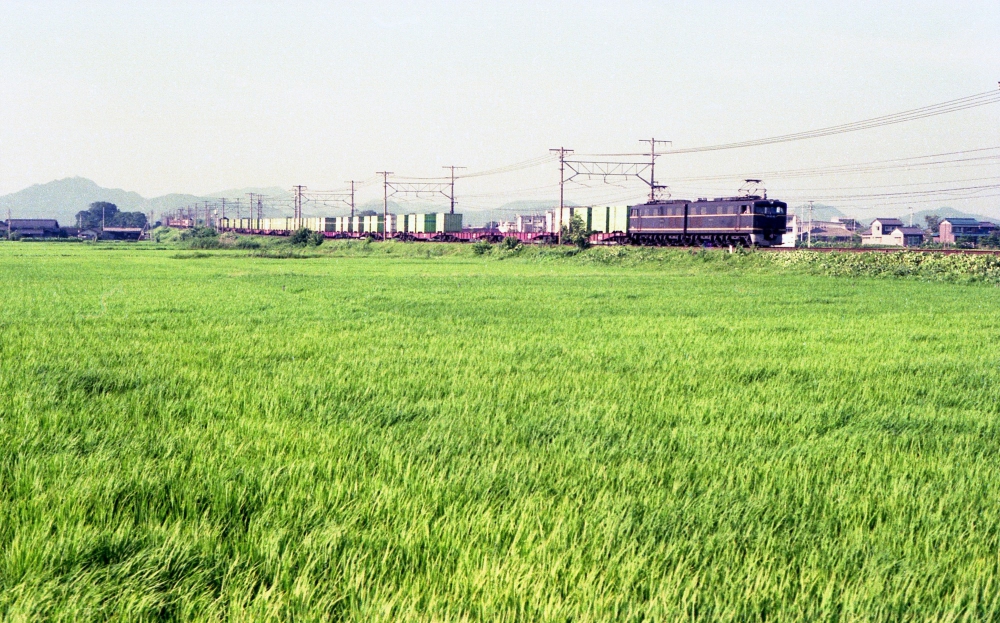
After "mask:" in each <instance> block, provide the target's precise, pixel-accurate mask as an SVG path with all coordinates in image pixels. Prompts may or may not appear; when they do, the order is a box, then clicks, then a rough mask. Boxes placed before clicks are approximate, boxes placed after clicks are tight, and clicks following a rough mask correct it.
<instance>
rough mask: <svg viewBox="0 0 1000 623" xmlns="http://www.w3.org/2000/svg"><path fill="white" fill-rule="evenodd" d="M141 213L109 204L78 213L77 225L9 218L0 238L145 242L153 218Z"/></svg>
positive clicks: (54, 220) (101, 204) (39, 219)
mask: <svg viewBox="0 0 1000 623" xmlns="http://www.w3.org/2000/svg"><path fill="white" fill-rule="evenodd" d="M151 216H152V215H150V216H149V217H147V216H146V215H145V214H143V213H142V212H121V211H119V210H118V206H116V205H115V204H113V203H108V202H106V201H98V202H95V203H92V204H90V206H89V207H88V208H87V209H86V210H82V211H80V212H77V214H76V223H74V224H73V225H72V226H62V225H60V224H59V221H58V220H56V219H48V218H8V219H7V220H5V221H2V222H0V223H2V226H3V227H2V232H0V235H2V236H4V237H6V238H8V239H9V240H60V239H62V240H69V239H79V240H91V241H96V240H132V241H137V240H143V239H145V238H148V237H149V229H150V226H151V225H153V224H151V223H150V218H151Z"/></svg>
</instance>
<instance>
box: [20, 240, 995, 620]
mask: <svg viewBox="0 0 1000 623" xmlns="http://www.w3.org/2000/svg"><path fill="white" fill-rule="evenodd" d="M328 247H329V248H328ZM390 248H391V251H390V250H387V249H390ZM321 249H322V252H321V253H317V255H316V257H311V258H307V259H303V258H287V259H283V260H282V261H274V260H273V259H272V258H266V257H247V254H246V252H242V253H239V252H236V251H217V252H216V251H213V252H211V253H208V254H204V253H203V254H201V257H200V258H199V259H198V260H197V261H179V260H178V259H175V258H174V257H173V256H175V255H176V256H178V257H180V256H184V255H185V254H184V253H181V254H178V253H177V252H176V251H174V250H170V249H165V250H148V251H139V250H138V248H136V250H132V251H130V250H129V249H127V248H126V249H116V252H115V253H106V252H103V251H102V250H101V248H100V247H98V248H85V247H69V246H54V245H15V244H6V245H0V289H2V290H3V291H4V292H7V293H16V295H11V296H5V297H4V298H3V299H0V300H2V302H0V618H4V619H11V620H18V619H21V620H37V619H46V618H48V619H56V620H94V619H102V620H103V619H108V618H118V619H122V620H151V619H160V620H227V619H237V620H240V619H242V620H267V619H272V620H288V619H301V620H322V619H349V620H407V619H410V620H511V619H520V620H560V621H566V620H595V621H596V620H610V619H623V620H636V621H638V620H649V619H655V620H741V621H745V620H764V619H767V620H843V619H847V620H899V619H907V618H913V619H947V620H960V619H963V618H964V619H977V620H984V619H995V618H997V616H998V606H1000V604H998V595H1000V592H998V590H997V582H998V579H1000V574H998V560H1000V558H998V555H1000V548H998V542H997V539H998V514H997V512H996V509H997V508H998V503H1000V467H998V465H1000V462H998V459H1000V426H998V423H997V421H998V420H997V411H998V406H997V405H998V404H1000V400H998V399H1000V389H998V388H1000V384H998V381H1000V372H998V365H997V364H998V363H1000V345H998V343H997V341H996V339H995V336H996V334H997V330H998V328H1000V314H998V312H997V311H996V310H997V309H998V306H997V303H998V302H1000V291H997V290H996V289H995V288H985V287H969V286H959V285H953V284H946V283H928V282H924V281H916V280H873V279H850V280H849V279H841V278H831V277H827V276H822V275H813V274H808V272H809V271H798V272H782V271H779V270H774V269H773V268H772V269H765V268H766V267H765V268H762V267H761V265H760V264H759V263H756V262H761V261H768V262H769V261H771V260H759V259H754V258H749V259H747V258H739V257H736V256H733V258H732V259H728V258H726V259H720V257H719V256H718V255H710V256H702V257H699V256H697V255H691V254H687V255H682V254H678V255H671V254H666V255H663V256H662V257H663V258H664V259H662V260H656V261H652V260H650V261H644V262H639V261H633V260H635V258H634V257H633V258H632V259H631V260H630V259H629V258H627V257H619V258H617V259H616V258H614V257H602V256H600V255H595V254H594V252H595V251H596V252H605V250H599V249H598V250H592V251H587V252H585V253H583V254H579V255H574V256H572V257H565V254H562V256H560V255H558V254H557V253H547V252H545V251H544V250H533V249H525V250H523V251H522V252H521V255H519V256H517V257H507V258H504V259H503V260H502V261H497V259H496V258H493V257H492V254H491V256H490V257H487V258H484V257H482V256H474V255H473V254H472V252H471V250H467V249H466V248H460V249H457V250H453V249H454V248H453V247H451V246H434V245H430V246H426V247H422V246H421V245H402V244H400V245H395V246H393V245H369V246H368V247H367V249H365V248H364V247H363V245H360V244H358V245H356V246H348V245H347V244H346V243H330V244H329V245H324V246H323V247H322V248H321ZM428 251H430V252H431V253H430V257H428V256H427V252H428ZM560 253H561V252H560ZM608 253H610V251H608ZM616 253H617V252H616ZM727 255H728V254H727ZM647 259H648V258H647ZM626 260H627V261H628V262H631V265H622V264H625V263H627V262H626ZM740 262H742V263H740Z"/></svg>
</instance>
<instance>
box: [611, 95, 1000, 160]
mask: <svg viewBox="0 0 1000 623" xmlns="http://www.w3.org/2000/svg"><path fill="white" fill-rule="evenodd" d="M998 102H1000V91H985V92H983V93H977V94H975V95H969V96H966V97H960V98H958V99H954V100H949V101H947V102H941V103H939V104H932V105H930V106H923V107H921V108H914V109H911V110H905V111H902V112H898V113H893V114H890V115H883V116H881V117H873V118H871V119H864V120H862V121H854V122H851V123H843V124H840V125H834V126H829V127H826V128H819V129H816V130H808V131H805V132H795V133H793V134H782V135H779V136H772V137H769V138H759V139H753V140H749V141H738V142H735V143H722V144H719V145H706V146H703V147H687V148H683V149H671V150H668V151H665V152H663V154H665V155H666V154H694V153H700V152H706V151H720V150H724V149H739V148H743V147H760V146H763V145H774V144H776V143H787V142H790V141H801V140H806V139H811V138H820V137H824V136H832V135H835V134H844V133H846V132H857V131H859V130H869V129H872V128H880V127H883V126H887V125H895V124H897V123H905V122H907V121H915V120H917V119H925V118H927V117H936V116H938V115H945V114H948V113H953V112H958V111H961V110H967V109H969V108H978V107H980V106H989V105H991V104H996V103H998ZM594 155H597V156H608V157H628V156H640V155H645V154H634V153H630V154H594Z"/></svg>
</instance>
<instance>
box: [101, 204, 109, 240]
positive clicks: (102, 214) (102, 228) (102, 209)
mask: <svg viewBox="0 0 1000 623" xmlns="http://www.w3.org/2000/svg"><path fill="white" fill-rule="evenodd" d="M107 203H108V202H107V201H102V202H101V233H104V212H105V209H104V206H106V205H107Z"/></svg>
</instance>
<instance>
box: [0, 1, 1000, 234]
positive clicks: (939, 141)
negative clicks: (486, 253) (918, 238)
mask: <svg viewBox="0 0 1000 623" xmlns="http://www.w3.org/2000/svg"><path fill="white" fill-rule="evenodd" d="M998 80H1000V2H997V0H984V1H980V2H972V1H969V2H963V1H961V0H959V1H954V0H953V1H950V2H941V1H937V2H922V1H913V0H909V1H906V2H871V1H864V2H862V1H858V2H837V3H812V2H808V3H807V2H757V3H749V2H713V3H709V2H684V3H681V2H607V3H597V2H580V3H569V2H566V3H560V2H537V1H536V2H517V1H506V2H495V3H494V2H476V3H469V2H381V3H378V2H364V3H336V2H324V3H320V2H315V3H310V2H216V1H211V0H208V1H205V0H202V1H199V2H166V1H164V2H98V1H86V2H84V1H77V2H53V1H48V2H47V1H44V0H42V1H38V0H36V1H32V2H11V1H9V0H0V193H8V192H13V191H16V190H19V189H21V188H23V187H26V186H28V185H30V184H34V183H43V182H48V181H51V180H53V179H57V178H63V177H70V176H77V175H79V176H83V177H89V178H91V179H93V180H95V181H96V182H98V183H99V184H101V185H103V186H111V187H120V188H125V189H127V190H135V191H138V192H140V193H141V194H143V195H145V196H155V195H158V194H165V193H169V192H188V193H207V192H211V191H216V190H221V189H224V188H233V187H242V186H269V185H276V186H282V187H289V186H291V185H292V184H305V185H307V186H309V187H310V188H317V189H334V188H339V187H341V186H342V185H343V184H342V182H343V181H344V180H348V179H352V178H353V179H370V178H371V177H372V174H373V173H374V172H375V171H377V170H381V169H388V170H390V171H394V172H396V173H398V174H401V175H412V176H430V175H439V174H440V173H441V168H440V167H441V166H443V165H450V164H456V165H464V166H467V167H469V168H470V170H484V169H491V168H495V167H499V166H503V165H506V164H509V163H514V162H521V161H525V160H528V159H531V158H535V157H539V156H544V155H546V154H547V153H548V149H549V148H551V147H558V146H560V145H564V146H566V147H570V148H574V149H576V150H578V151H579V152H608V151H610V152H618V151H633V150H641V145H640V144H639V143H638V139H640V138H643V137H649V136H654V135H655V136H656V137H657V138H666V139H672V140H673V141H674V143H673V145H674V147H677V148H681V147H692V146H698V145H706V144H715V143H720V142H730V141H736V140H745V139H753V138H759V137H765V136H772V135H776V134H784V133H788V132H796V131H801V130H808V129H812V128H818V127H823V126H829V125H834V124H839V123H845V122H850V121H856V120H860V119H865V118H869V117H873V116H877V115H882V114H887V113H893V112H898V111H902V110H906V109H910V108H915V107H919V106H924V105H928V104H934V103H938V102H942V101H946V100H951V99H954V98H958V97H962V96H965V95H971V94H974V93H980V92H984V91H989V90H993V89H997V87H998V82H997V81H998ZM993 146H1000V105H993V106H989V107H985V108H980V109H976V110H971V111H964V112H960V113H955V114H953V115H946V116H940V117H933V118H930V119H926V120H922V121H918V122H913V123H908V124H904V125H897V126H892V127H889V128H883V129H879V130H872V131H864V132H858V133H854V134H845V135H840V136H837V137H831V138H824V139H817V140H811V141H801V142H796V143H788V144H783V145H775V146H769V147H764V148H751V149H741V150H733V151H727V152H718V153H714V154H709V155H704V154H699V155H687V156H682V155H677V156H666V157H664V158H663V159H661V160H660V161H659V163H658V172H659V173H660V175H658V177H659V178H660V180H661V181H663V182H665V183H668V184H671V185H672V187H673V192H674V195H675V196H677V195H681V196H690V195H694V194H706V195H714V194H720V193H723V192H725V193H731V192H733V191H735V190H736V187H738V186H739V182H740V180H739V175H740V174H749V173H754V172H767V171H782V170H786V169H790V168H799V167H803V166H825V165H837V164H849V163H858V162H868V161H874V160H881V159H889V158H901V157H908V156H918V155H924V154H933V153H938V152H948V151H956V150H965V149H973V148H982V147H993ZM991 153H992V152H991ZM998 162H1000V161H997V160H993V161H990V162H986V163H984V164H981V165H975V166H968V167H952V168H939V169H933V170H926V171H896V172H893V173H891V174H879V175H865V176H824V177H821V178H815V179H786V180H783V179H775V180H771V181H769V184H768V188H769V189H770V191H771V195H772V196H778V197H786V198H788V199H790V200H802V199H806V198H810V197H813V196H815V197H817V198H820V199H822V198H823V197H829V196H831V195H836V194H838V193H839V192H840V191H839V190H838V189H840V188H845V187H846V188H855V189H862V190H859V191H851V192H871V193H878V192H889V191H888V190H885V189H887V188H888V189H890V190H891V189H892V188H902V189H904V190H905V189H910V188H922V189H928V188H931V189H933V188H937V187H938V186H942V187H943V186H948V185H949V184H952V185H957V186H961V185H963V184H964V185H966V186H968V185H978V184H998V183H1000V164H998ZM730 174H732V175H733V181H732V183H729V182H728V181H726V182H722V181H713V182H684V183H682V182H677V183H672V182H671V178H672V177H676V178H685V177H692V176H703V175H730ZM991 177H992V179H993V181H992V182H990V181H988V180H989V179H990V178H991ZM960 180H987V181H975V182H968V183H965V182H957V181H960ZM557 182H558V169H557V167H556V165H554V164H551V163H546V164H543V165H541V166H538V167H534V168H529V169H525V170H522V171H518V172H516V173H513V174H508V175H503V176H493V177H483V178H475V179H468V180H462V181H460V182H459V187H458V193H459V201H460V205H465V206H467V207H490V206H493V205H499V204H501V203H504V202H505V201H508V200H511V199H518V198H532V199H547V198H553V197H557V196H558V190H557V187H556V183H557ZM904 184H906V185H908V186H900V185H904ZM916 184H925V186H910V185H916ZM590 186H592V187H593V188H587V187H581V186H575V185H574V186H572V187H569V188H568V189H567V198H568V199H571V200H575V201H577V202H578V203H583V202H587V201H604V200H607V201H611V200H621V199H625V198H628V197H636V198H638V197H641V196H642V194H643V191H642V189H641V186H637V185H636V184H632V183H630V184H626V185H625V186H626V188H619V187H605V186H603V185H601V183H600V182H593V183H591V184H590ZM380 194H381V187H380V186H376V185H370V186H368V187H367V188H365V189H364V191H363V193H362V197H361V198H362V199H365V198H373V197H375V196H377V195H380ZM982 194H986V195H990V194H992V195H998V194H1000V190H998V191H992V192H987V193H980V195H982ZM463 196H464V198H463ZM865 201H868V204H871V203H875V204H876V205H875V206H874V207H872V206H869V207H867V208H865V206H862V205H861V204H865ZM865 201H859V202H855V203H854V204H851V202H845V205H846V204H851V205H854V206H855V207H859V208H864V209H867V210H869V211H870V210H875V211H879V207H878V201H879V200H875V199H872V200H870V201H869V200H865ZM463 202H464V203H463ZM855 204H856V205H855ZM868 204H866V205H868ZM941 204H950V205H954V206H955V207H959V208H970V207H974V208H977V209H979V210H982V211H989V212H990V213H991V214H994V215H1000V208H998V209H994V206H1000V198H997V197H987V198H979V199H961V198H956V199H955V200H954V201H951V200H949V201H941ZM926 207H931V206H930V205H924V204H917V209H923V208H926ZM893 210H895V208H893V209H892V210H889V211H890V212H891V211H893ZM882 211H885V210H882ZM897 211H898V210H897Z"/></svg>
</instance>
